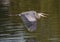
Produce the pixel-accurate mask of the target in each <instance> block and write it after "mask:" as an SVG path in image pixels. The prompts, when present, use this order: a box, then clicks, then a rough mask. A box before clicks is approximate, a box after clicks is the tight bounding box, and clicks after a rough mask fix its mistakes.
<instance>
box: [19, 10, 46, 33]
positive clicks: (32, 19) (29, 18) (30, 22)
mask: <svg viewBox="0 0 60 42" xmlns="http://www.w3.org/2000/svg"><path fill="white" fill-rule="evenodd" d="M18 15H19V16H21V19H22V21H23V22H24V24H25V27H26V28H27V30H28V31H30V32H33V31H35V30H36V21H37V20H36V19H40V18H41V17H46V16H45V15H46V14H44V13H37V12H36V11H26V12H22V13H20V14H18Z"/></svg>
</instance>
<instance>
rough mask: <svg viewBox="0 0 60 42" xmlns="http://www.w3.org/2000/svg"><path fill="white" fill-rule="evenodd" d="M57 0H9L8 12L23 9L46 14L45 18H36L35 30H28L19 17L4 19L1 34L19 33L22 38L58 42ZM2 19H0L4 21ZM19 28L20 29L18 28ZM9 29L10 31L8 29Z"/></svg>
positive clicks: (42, 41) (59, 32) (59, 37)
mask: <svg viewBox="0 0 60 42" xmlns="http://www.w3.org/2000/svg"><path fill="white" fill-rule="evenodd" d="M59 2H60V1H59V0H11V1H10V6H9V13H10V14H13V15H15V14H18V13H21V12H24V11H29V10H34V11H37V12H44V13H46V14H48V16H47V18H41V19H40V20H37V30H36V31H35V32H32V33H31V32H28V31H27V29H26V28H25V27H24V24H23V22H22V20H21V19H20V17H18V16H11V17H8V18H7V19H5V20H6V21H8V22H4V23H5V25H4V26H0V28H2V29H1V30H0V31H2V30H3V32H0V33H1V34H2V33H4V34H11V35H13V34H19V33H20V34H21V33H23V34H24V35H23V36H24V39H28V38H35V39H36V41H37V42H40V41H41V42H59V41H60V30H59V29H60V28H59V24H60V22H59V21H60V20H59V18H60V17H59V15H60V8H59V7H60V6H59V4H60V3H59ZM5 20H4V19H2V20H1V21H5ZM19 28H20V29H19ZM9 30H10V31H9ZM11 35H10V36H1V37H18V36H19V35H17V36H11Z"/></svg>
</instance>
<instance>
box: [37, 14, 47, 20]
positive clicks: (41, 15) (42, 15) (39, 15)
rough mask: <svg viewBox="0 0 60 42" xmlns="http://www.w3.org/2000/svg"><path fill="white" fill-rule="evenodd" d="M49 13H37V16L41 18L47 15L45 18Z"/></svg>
mask: <svg viewBox="0 0 60 42" xmlns="http://www.w3.org/2000/svg"><path fill="white" fill-rule="evenodd" d="M47 15H48V14H45V13H37V14H36V18H37V19H40V18H41V17H45V18H46V17H47Z"/></svg>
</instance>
